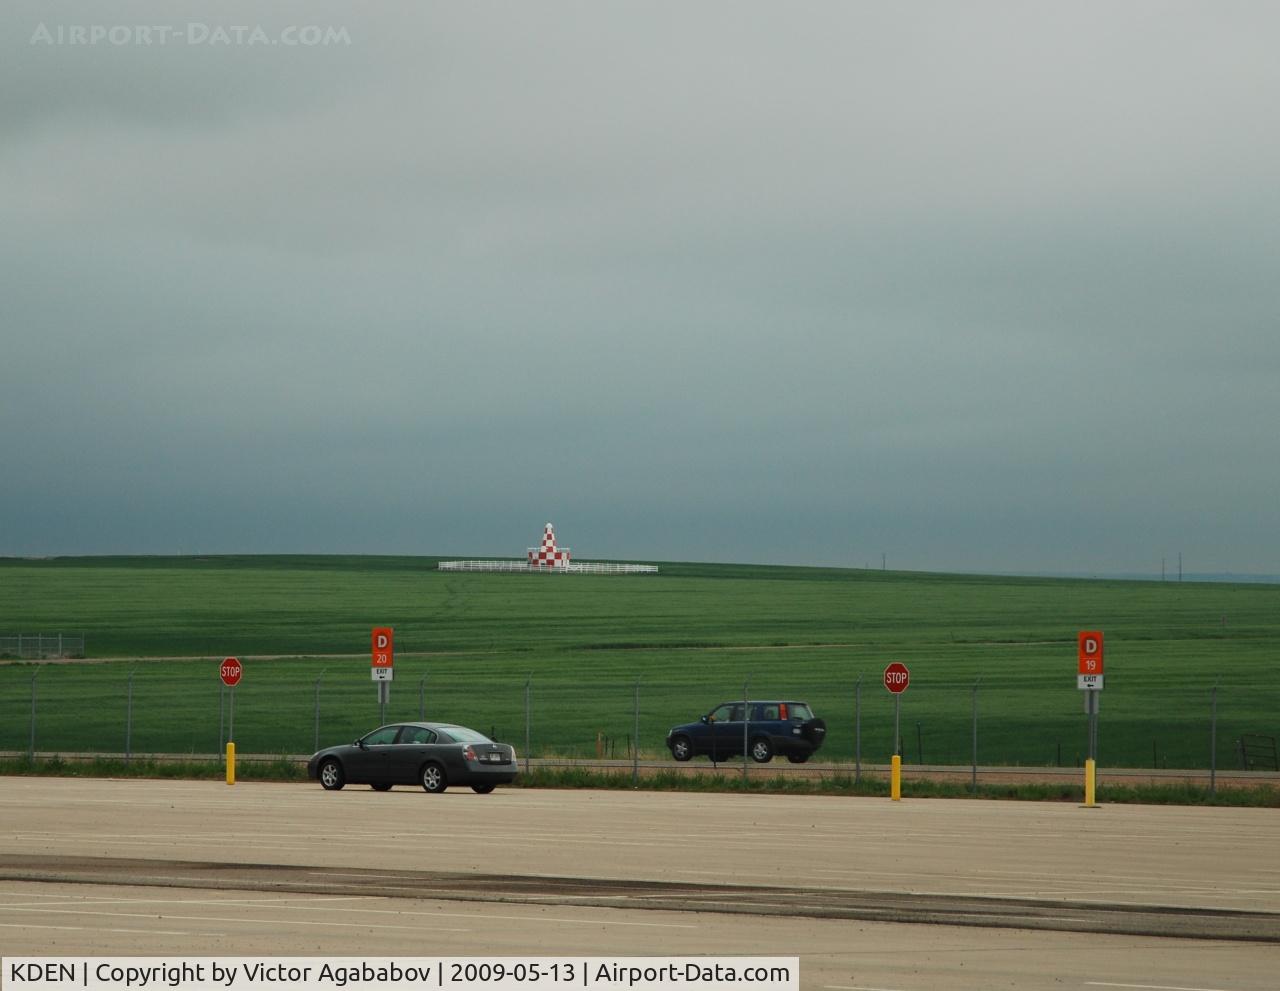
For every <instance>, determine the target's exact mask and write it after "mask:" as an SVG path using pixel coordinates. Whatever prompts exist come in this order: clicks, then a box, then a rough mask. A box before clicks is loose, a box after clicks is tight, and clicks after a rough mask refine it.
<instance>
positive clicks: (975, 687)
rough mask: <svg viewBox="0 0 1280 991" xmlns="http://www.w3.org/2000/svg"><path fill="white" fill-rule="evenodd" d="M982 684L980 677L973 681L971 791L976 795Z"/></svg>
mask: <svg viewBox="0 0 1280 991" xmlns="http://www.w3.org/2000/svg"><path fill="white" fill-rule="evenodd" d="M980 684H982V679H981V678H979V679H978V680H977V681H975V682H974V683H973V777H972V778H971V779H970V782H969V785H970V791H972V792H973V793H974V794H975V795H976V794H977V793H978V686H979V685H980Z"/></svg>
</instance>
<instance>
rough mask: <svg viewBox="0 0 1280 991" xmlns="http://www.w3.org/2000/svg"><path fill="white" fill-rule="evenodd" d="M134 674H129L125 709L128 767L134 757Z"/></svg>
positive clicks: (125, 749) (125, 753) (125, 754)
mask: <svg viewBox="0 0 1280 991" xmlns="http://www.w3.org/2000/svg"><path fill="white" fill-rule="evenodd" d="M133 674H134V672H133V671H132V670H130V672H129V688H128V693H127V696H126V700H125V707H124V762H125V764H126V765H127V764H128V763H129V762H130V760H131V759H132V757H133Z"/></svg>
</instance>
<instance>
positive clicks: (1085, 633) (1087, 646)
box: [1076, 630, 1102, 674]
mask: <svg viewBox="0 0 1280 991" xmlns="http://www.w3.org/2000/svg"><path fill="white" fill-rule="evenodd" d="M1076 642H1077V645H1078V647H1079V650H1078V660H1079V662H1080V668H1079V671H1078V673H1079V674H1102V632H1101V631H1100V630H1081V631H1080V634H1079V636H1078V637H1077V638H1076Z"/></svg>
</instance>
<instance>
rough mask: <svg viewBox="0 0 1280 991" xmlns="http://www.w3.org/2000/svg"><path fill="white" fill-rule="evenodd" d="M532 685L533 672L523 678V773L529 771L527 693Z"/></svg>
mask: <svg viewBox="0 0 1280 991" xmlns="http://www.w3.org/2000/svg"><path fill="white" fill-rule="evenodd" d="M532 685H533V672H532V671H530V672H529V677H527V678H525V680H524V773H525V774H528V773H529V740H530V732H529V693H530V689H531V686H532Z"/></svg>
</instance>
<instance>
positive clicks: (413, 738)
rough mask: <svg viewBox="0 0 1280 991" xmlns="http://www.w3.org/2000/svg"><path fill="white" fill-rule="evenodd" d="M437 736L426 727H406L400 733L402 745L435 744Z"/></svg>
mask: <svg viewBox="0 0 1280 991" xmlns="http://www.w3.org/2000/svg"><path fill="white" fill-rule="evenodd" d="M435 739H436V735H435V734H434V733H432V732H431V730H429V729H427V728H426V727H425V726H406V727H405V728H404V729H403V730H402V731H401V733H400V740H399V742H400V743H434V742H435Z"/></svg>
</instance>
